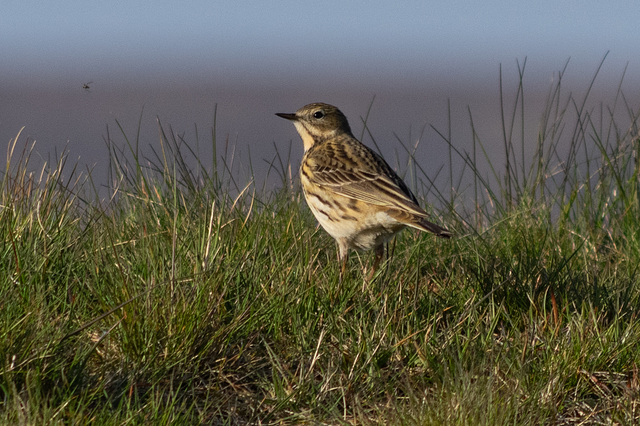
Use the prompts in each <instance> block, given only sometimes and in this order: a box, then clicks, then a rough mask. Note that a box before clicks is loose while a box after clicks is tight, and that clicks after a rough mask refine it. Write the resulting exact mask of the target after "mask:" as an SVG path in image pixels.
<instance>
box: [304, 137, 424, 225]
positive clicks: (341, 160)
mask: <svg viewBox="0 0 640 426" xmlns="http://www.w3.org/2000/svg"><path fill="white" fill-rule="evenodd" d="M323 148H324V149H323V150H321V151H320V150H319V151H317V152H310V153H309V154H310V155H309V156H308V158H307V159H306V161H305V163H306V166H307V167H309V168H310V169H311V175H312V176H313V181H314V183H316V184H317V185H321V186H327V187H329V188H331V190H332V191H334V192H336V193H338V194H340V195H343V196H345V197H349V198H353V199H356V200H360V201H363V202H366V203H370V204H374V205H378V206H381V207H388V208H391V209H399V210H403V211H406V212H409V213H412V214H415V215H418V216H426V212H425V211H424V210H423V209H422V208H421V207H420V206H419V205H418V202H417V200H416V198H415V196H414V195H413V194H412V193H411V191H410V190H409V188H408V187H407V186H406V185H405V183H404V182H403V181H402V179H400V177H399V176H398V175H397V174H396V173H395V172H394V171H393V169H391V167H389V165H388V164H387V162H386V161H384V159H383V158H382V157H380V156H379V155H378V154H376V153H375V152H373V151H372V150H370V149H369V148H367V147H366V146H364V145H362V144H358V145H355V146H351V145H346V146H345V145H344V144H330V145H327V146H325V147H323Z"/></svg>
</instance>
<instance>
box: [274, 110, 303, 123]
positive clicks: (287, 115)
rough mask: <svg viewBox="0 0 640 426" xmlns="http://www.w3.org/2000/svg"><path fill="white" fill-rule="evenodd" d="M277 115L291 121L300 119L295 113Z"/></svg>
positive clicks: (278, 113)
mask: <svg viewBox="0 0 640 426" xmlns="http://www.w3.org/2000/svg"><path fill="white" fill-rule="evenodd" d="M276 115H277V116H278V117H282V118H286V119H287V120H291V121H296V120H297V119H298V117H296V115H295V114H293V113H286V112H276Z"/></svg>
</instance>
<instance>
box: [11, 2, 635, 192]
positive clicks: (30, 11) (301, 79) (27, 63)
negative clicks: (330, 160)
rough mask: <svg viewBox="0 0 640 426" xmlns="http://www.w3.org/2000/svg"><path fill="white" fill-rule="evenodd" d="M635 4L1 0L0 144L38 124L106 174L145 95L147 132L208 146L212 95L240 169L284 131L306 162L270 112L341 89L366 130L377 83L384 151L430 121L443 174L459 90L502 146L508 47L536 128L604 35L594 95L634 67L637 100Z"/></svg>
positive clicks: (49, 144)
mask: <svg viewBox="0 0 640 426" xmlns="http://www.w3.org/2000/svg"><path fill="white" fill-rule="evenodd" d="M639 12H640V4H638V2H637V1H615V2H603V1H601V0H600V1H595V0H591V1H585V0H582V1H558V0H554V1H536V2H531V1H513V0H512V1H484V2H471V1H469V2H463V1H447V2H444V1H437V2H436V1H430V2H424V1H422V2H418V1H407V2H402V3H400V2H389V1H384V2H383V1H375V0H369V1H366V2H365V1H352V2H346V1H344V0H343V1H332V0H326V1H320V2H319V1H300V0H298V1H279V2H257V1H234V2H216V1H191V2H174V1H157V0H156V1H127V2H120V1H112V2H107V1H103V2H93V1H87V0H83V1H63V2H43V1H29V0H4V1H3V6H2V12H1V13H0V61H1V62H0V142H1V144H0V150H2V151H4V150H5V147H6V145H7V143H8V142H9V140H10V139H11V138H14V137H15V136H16V134H17V133H18V131H19V129H20V128H21V127H22V126H25V130H24V131H23V133H22V137H23V139H24V138H27V137H28V138H29V139H31V140H34V139H35V140H36V141H37V143H36V147H37V150H38V152H39V153H40V154H41V155H42V157H44V158H46V157H47V155H48V154H50V153H54V152H55V151H56V150H57V151H58V152H60V150H61V149H63V148H64V147H67V149H68V151H69V156H70V160H71V162H76V161H79V163H80V164H81V165H82V166H83V168H87V167H88V168H90V169H92V170H93V174H94V178H95V179H96V181H98V182H99V183H102V184H105V185H106V184H107V181H106V173H105V171H106V165H107V161H106V157H107V148H106V146H105V143H104V138H105V136H106V134H107V127H108V128H109V133H110V134H111V136H112V137H113V138H114V139H115V140H116V141H119V142H120V143H122V144H123V143H124V139H123V138H122V136H121V135H120V134H119V130H118V128H117V126H116V120H117V121H118V122H120V123H121V124H122V126H123V127H124V130H125V132H126V133H127V135H128V136H129V137H130V138H135V135H136V131H137V127H138V120H139V119H140V115H141V113H142V111H143V109H144V112H143V115H142V129H141V130H142V131H141V139H142V143H143V145H149V144H156V142H157V140H158V130H157V126H156V123H155V119H156V117H158V118H159V119H160V120H161V121H162V123H163V124H165V125H166V126H169V125H170V126H171V127H172V129H173V130H174V131H175V132H176V133H178V134H180V135H184V137H185V139H186V140H187V141H195V128H196V126H197V128H198V131H199V133H200V142H201V144H200V149H201V150H202V153H203V158H205V159H206V158H209V157H208V156H210V152H211V150H210V146H207V142H208V141H210V139H209V137H208V135H209V133H210V128H211V126H212V124H213V113H214V108H215V105H216V104H217V105H218V115H217V123H218V133H217V134H218V143H219V149H222V148H221V146H222V144H223V143H224V141H225V139H227V138H229V140H230V141H231V142H232V143H235V144H236V145H237V149H236V157H235V158H236V159H235V161H236V162H235V164H236V167H237V172H238V173H241V174H242V173H243V171H242V170H243V169H244V168H245V167H246V165H247V163H248V161H249V157H250V158H251V161H252V163H253V165H254V167H256V171H257V175H258V177H260V174H262V173H264V171H265V170H266V169H264V167H265V165H266V164H267V162H269V161H272V159H273V158H274V154H275V151H276V147H278V149H280V150H283V151H284V152H286V151H287V150H288V147H289V144H290V141H291V140H293V141H294V145H293V147H294V149H293V151H292V159H293V161H294V163H295V164H296V166H297V163H298V162H299V159H300V157H301V155H302V147H301V143H300V142H299V139H298V137H297V135H296V133H295V131H294V128H293V126H292V125H291V124H290V123H287V122H286V121H284V120H282V119H280V118H278V117H276V116H275V115H274V113H275V112H293V111H295V110H296V109H297V108H299V107H300V106H302V105H304V104H307V103H310V102H316V101H323V102H328V103H332V104H334V105H336V106H338V107H339V108H341V109H342V110H343V112H345V114H346V115H347V117H349V119H350V121H351V123H352V128H353V129H354V133H356V135H359V134H360V132H361V131H362V122H361V120H360V117H363V116H364V115H365V114H366V112H367V110H368V108H369V106H370V104H371V101H372V99H373V98H374V96H375V101H374V102H373V107H372V110H371V114H370V116H369V122H368V126H369V128H370V130H371V132H372V133H373V135H374V137H375V139H376V141H377V142H378V144H379V145H380V147H381V149H382V151H383V154H384V155H385V156H386V157H387V158H388V159H389V161H390V163H392V165H395V162H396V158H397V153H402V149H401V148H400V145H399V144H398V142H397V141H396V139H395V136H394V134H396V135H397V136H398V137H399V138H400V139H402V140H403V141H405V142H407V143H410V144H414V143H415V142H416V140H417V139H418V138H420V135H421V134H422V137H421V142H420V145H419V148H418V150H417V159H418V161H419V162H420V163H421V164H422V165H423V166H424V167H425V169H426V170H427V172H428V174H430V173H433V174H434V175H435V174H437V170H438V169H439V168H440V167H441V166H442V165H443V163H445V162H446V158H445V155H446V152H447V147H446V144H445V143H444V142H443V141H442V140H441V139H440V138H439V137H438V136H437V134H436V132H435V131H434V130H433V129H431V128H430V127H429V126H430V125H433V126H435V127H437V128H440V129H442V130H443V131H445V130H446V129H447V120H448V119H447V114H448V113H447V104H448V102H450V104H451V111H452V134H453V138H454V143H456V144H457V145H459V146H460V147H462V148H465V147H468V146H469V144H470V143H471V138H470V130H469V120H468V112H467V107H469V108H471V111H472V113H473V114H474V122H475V124H476V126H477V128H478V131H479V132H480V137H481V138H482V140H483V141H484V142H485V143H486V144H488V145H489V146H496V147H501V146H502V140H501V139H500V134H501V133H500V127H499V125H500V119H499V102H498V95H499V85H498V83H499V68H500V66H501V65H502V70H503V77H504V83H505V93H506V95H507V99H508V100H511V101H512V100H513V99H514V98H515V89H516V87H517V81H518V66H517V62H518V61H519V63H520V64H523V63H524V60H525V58H526V63H527V65H526V69H525V79H524V81H525V99H526V102H527V110H526V114H527V120H526V124H525V130H526V133H527V134H532V135H533V134H535V131H536V130H537V124H538V119H539V117H540V112H541V110H542V108H543V103H544V99H545V97H546V95H547V91H548V89H549V87H550V86H551V83H552V82H553V80H554V78H557V76H558V71H559V70H561V69H562V68H563V67H564V65H565V63H566V62H567V60H569V65H568V68H567V72H566V74H565V79H564V87H565V88H566V90H567V93H568V92H572V93H574V94H576V95H577V96H578V97H582V96H583V94H585V93H586V90H587V88H588V86H589V83H590V81H591V79H592V77H593V75H594V73H595V71H596V69H597V67H598V65H599V63H600V61H601V59H602V58H603V57H604V56H605V54H606V53H607V52H609V54H608V56H607V59H606V60H605V63H604V67H603V68H602V70H601V73H600V74H599V77H598V79H597V80H596V85H595V86H594V89H593V93H592V95H591V99H592V100H593V103H594V105H595V104H597V103H598V102H603V103H604V104H608V103H611V102H613V99H614V97H615V95H616V90H617V87H618V84H619V83H620V81H621V78H622V75H623V73H624V71H625V67H627V68H626V75H625V78H624V81H623V84H622V89H623V91H624V93H625V95H626V96H627V99H628V101H629V102H630V103H631V105H632V106H634V107H635V108H637V106H638V100H639V99H640V91H639V87H640V86H639V83H640V54H639V50H638V46H639V45H640V43H639V41H640V35H639V34H638V17H639V16H640V13H639ZM87 83H88V86H89V87H90V88H89V89H86V88H83V85H84V84H87ZM423 129H424V132H422V130H423ZM365 142H366V143H369V144H371V140H370V139H369V138H368V137H365ZM534 142H535V138H532V143H534ZM400 157H401V158H402V155H400ZM265 160H266V161H265ZM2 163H4V162H2ZM260 167H263V169H262V170H261V169H260ZM0 168H4V165H2V166H0ZM431 171H432V172H431ZM244 173H246V170H245V172H244ZM432 177H433V176H432ZM439 179H440V178H439Z"/></svg>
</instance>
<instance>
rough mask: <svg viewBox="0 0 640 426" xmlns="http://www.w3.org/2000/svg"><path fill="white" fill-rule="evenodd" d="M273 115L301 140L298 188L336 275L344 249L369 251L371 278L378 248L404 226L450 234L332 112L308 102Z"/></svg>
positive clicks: (380, 251) (335, 111) (379, 256)
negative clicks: (327, 245) (335, 255)
mask: <svg viewBox="0 0 640 426" xmlns="http://www.w3.org/2000/svg"><path fill="white" fill-rule="evenodd" d="M276 115H278V116H279V117H282V118H286V119H287V120H291V121H292V122H293V124H294V125H295V126H296V130H297V131H298V133H299V134H300V137H301V138H302V142H303V144H304V156H303V157H302V163H301V165H300V179H301V181H302V189H303V191H304V195H305V199H306V200H307V204H308V205H309V208H310V209H311V211H312V212H313V214H314V215H315V217H316V219H317V220H318V222H319V223H320V225H322V227H323V228H324V229H325V230H326V231H327V232H328V233H329V235H331V236H332V237H333V238H334V239H335V240H336V241H337V242H338V247H339V251H340V254H339V258H340V261H341V262H342V270H341V272H342V275H343V274H344V272H345V269H346V262H347V255H348V251H349V249H358V250H370V249H375V253H376V260H375V262H374V266H373V270H372V275H371V276H373V273H374V272H375V269H376V268H377V267H378V265H379V263H380V260H381V259H382V256H383V254H384V244H385V243H386V242H387V241H388V240H389V239H390V238H392V237H393V235H394V234H396V233H397V232H399V231H400V230H402V229H403V228H404V227H405V226H411V227H413V228H416V229H420V230H422V231H429V232H432V233H434V234H435V235H437V236H439V237H443V238H449V237H450V236H451V233H450V232H449V231H447V230H446V229H445V228H442V227H441V226H439V225H436V224H435V223H432V222H430V221H429V220H428V214H427V212H425V211H424V210H423V209H422V208H421V207H420V206H419V205H418V201H417V200H416V197H415V196H414V195H413V193H412V192H411V191H410V190H409V188H408V187H407V185H406V184H405V183H404V182H403V181H402V179H400V177H399V176H398V175H397V174H396V173H395V172H394V171H393V169H391V167H389V165H388V164H387V162H386V161H384V159H383V158H382V157H381V156H380V155H378V154H376V153H375V152H374V151H372V150H371V149H369V148H368V147H366V146H365V145H363V144H362V143H361V142H360V141H359V140H357V139H356V138H355V137H354V136H353V134H352V133H351V128H350V127H349V122H348V121H347V118H346V117H345V116H344V114H343V113H342V112H341V111H340V110H339V109H338V108H336V107H334V106H331V105H328V104H323V103H313V104H309V105H306V106H304V107H302V108H300V109H299V110H298V111H296V112H295V113H292V114H283V113H278V114H276Z"/></svg>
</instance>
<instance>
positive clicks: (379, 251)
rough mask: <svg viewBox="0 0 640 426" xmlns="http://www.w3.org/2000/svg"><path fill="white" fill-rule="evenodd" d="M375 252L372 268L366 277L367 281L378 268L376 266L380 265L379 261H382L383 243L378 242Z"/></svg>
mask: <svg viewBox="0 0 640 426" xmlns="http://www.w3.org/2000/svg"><path fill="white" fill-rule="evenodd" d="M375 254H376V258H375V260H374V261H373V268H372V269H371V272H370V273H369V276H368V277H367V281H371V280H372V279H373V277H374V276H375V274H376V271H377V270H378V267H379V266H380V262H382V258H383V257H384V244H380V245H379V246H377V247H376V248H375Z"/></svg>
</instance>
